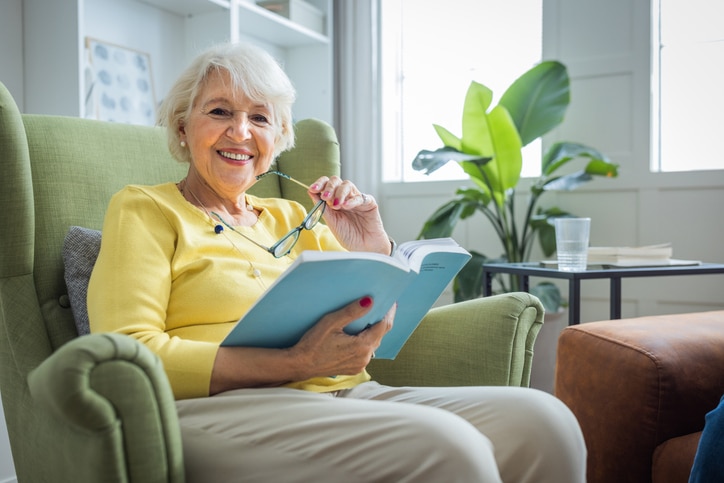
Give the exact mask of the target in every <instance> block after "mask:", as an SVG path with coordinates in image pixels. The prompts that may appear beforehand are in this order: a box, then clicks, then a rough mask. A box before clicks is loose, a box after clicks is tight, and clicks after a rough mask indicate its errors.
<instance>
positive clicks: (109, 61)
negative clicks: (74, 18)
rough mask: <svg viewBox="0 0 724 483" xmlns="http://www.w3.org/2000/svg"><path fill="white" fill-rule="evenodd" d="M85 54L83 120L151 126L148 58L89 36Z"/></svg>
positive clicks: (152, 112)
mask: <svg viewBox="0 0 724 483" xmlns="http://www.w3.org/2000/svg"><path fill="white" fill-rule="evenodd" d="M86 53H87V59H88V67H87V69H86V72H85V81H86V98H85V111H86V117H88V118H91V119H99V120H102V121H112V122H122V123H127V124H142V125H148V126H153V125H154V124H155V123H156V99H155V95H154V89H153V75H152V72H151V57H150V55H149V54H147V53H145V52H140V51H138V50H134V49H129V48H126V47H122V46H120V45H115V44H111V43H108V42H104V41H102V40H98V39H94V38H90V37H87V38H86Z"/></svg>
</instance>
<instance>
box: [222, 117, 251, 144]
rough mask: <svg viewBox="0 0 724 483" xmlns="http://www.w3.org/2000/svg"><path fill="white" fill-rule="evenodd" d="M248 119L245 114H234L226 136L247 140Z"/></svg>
mask: <svg viewBox="0 0 724 483" xmlns="http://www.w3.org/2000/svg"><path fill="white" fill-rule="evenodd" d="M249 127H250V126H249V117H248V116H247V115H246V113H245V112H239V111H237V112H235V113H234V117H233V118H232V119H231V125H230V126H229V128H228V130H227V134H228V136H229V137H230V138H232V139H247V138H248V137H249V135H250V134H249V133H250V131H249Z"/></svg>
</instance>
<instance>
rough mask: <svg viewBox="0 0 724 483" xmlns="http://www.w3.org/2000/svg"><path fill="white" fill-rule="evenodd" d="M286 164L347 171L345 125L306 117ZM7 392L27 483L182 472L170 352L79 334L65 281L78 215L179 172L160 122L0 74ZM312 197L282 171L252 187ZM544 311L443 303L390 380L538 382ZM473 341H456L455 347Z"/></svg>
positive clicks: (1, 319) (3, 386)
mask: <svg viewBox="0 0 724 483" xmlns="http://www.w3.org/2000/svg"><path fill="white" fill-rule="evenodd" d="M296 132H297V138H296V148H295V149H293V150H291V151H289V152H287V153H284V154H283V155H282V156H280V157H279V159H278V160H277V163H278V166H277V167H278V169H279V170H281V171H283V172H285V173H287V174H289V175H290V176H293V177H294V178H297V179H299V180H301V181H303V182H306V183H311V182H312V181H313V180H314V179H316V178H317V177H319V176H321V175H334V174H339V173H340V162H339V149H338V145H337V138H336V135H335V132H334V130H333V129H332V128H331V127H330V126H329V125H327V124H325V123H323V122H321V121H318V120H303V121H299V122H298V123H297V124H296ZM0 169H1V172H2V175H1V176H0V206H2V214H1V215H0V216H2V220H3V227H4V228H3V230H0V394H2V398H3V399H2V401H3V407H4V411H5V420H6V422H7V429H8V436H9V439H10V443H11V449H12V453H13V461H14V463H15V470H16V473H17V476H18V480H19V481H75V482H99V481H103V482H121V481H134V482H137V481H154V482H159V481H183V480H184V475H183V456H182V452H181V440H180V431H179V427H178V420H177V416H176V408H175V405H174V401H173V396H172V393H171V390H170V387H169V385H168V381H167V379H166V376H165V373H164V372H163V368H162V366H161V364H160V362H159V359H158V358H157V357H156V356H155V355H154V354H152V353H151V352H150V351H149V350H148V349H147V348H146V347H145V346H143V345H141V344H140V343H138V342H137V341H135V340H134V339H132V338H130V337H124V336H120V335H117V334H91V335H85V336H81V337H79V336H78V334H77V331H76V326H75V323H74V318H73V312H72V310H71V306H70V298H69V296H68V289H67V287H66V284H65V279H64V265H63V257H62V252H63V243H64V239H65V236H66V234H67V233H68V230H69V228H70V227H71V226H81V227H86V228H91V229H96V230H100V229H101V227H102V223H103V217H104V212H105V209H106V206H107V204H108V202H109V200H110V198H111V196H112V195H113V194H114V193H115V192H117V191H118V190H120V189H121V188H122V187H123V186H125V185H128V184H134V183H135V184H155V183H162V182H167V181H172V180H180V179H182V178H183V176H184V175H185V173H186V166H185V165H181V164H179V163H178V162H177V161H175V160H174V159H172V158H171V156H170V154H169V153H168V150H167V148H166V141H165V135H164V132H163V130H162V129H161V128H151V127H141V126H130V125H124V124H113V123H106V122H99V121H92V120H85V119H77V118H68V117H59V116H46V115H27V114H21V113H20V112H19V111H18V109H17V107H16V105H15V102H14V101H13V99H12V97H11V95H10V93H9V92H8V91H7V90H6V89H5V87H4V86H3V85H2V84H0ZM254 194H256V195H259V196H283V197H287V198H292V199H297V200H298V201H300V202H302V203H303V204H305V205H306V206H310V204H311V203H310V201H309V199H308V197H307V195H306V193H305V191H304V190H303V189H302V188H299V187H297V186H296V185H294V184H293V183H291V182H289V181H286V180H283V179H281V178H279V177H276V176H268V177H266V178H264V179H263V180H262V182H260V183H259V184H257V185H256V186H255V187H254ZM542 320H543V309H542V307H541V305H540V303H539V301H538V300H537V299H535V298H534V297H531V296H529V295H527V294H522V293H521V294H514V295H513V296H500V297H491V298H488V299H481V300H479V301H473V302H470V303H467V304H461V305H460V306H457V307H454V306H449V307H443V308H440V309H434V310H433V311H432V312H431V314H430V316H429V317H428V318H426V319H425V321H423V323H422V325H421V328H420V329H419V330H418V331H417V332H416V333H415V334H414V336H413V338H412V339H411V340H410V341H409V342H408V344H407V346H406V348H405V349H404V350H403V353H402V354H401V355H400V357H398V360H396V361H394V362H390V361H379V363H378V362H377V361H375V365H374V366H372V367H371V368H370V371H371V372H372V373H373V376H376V378H377V379H378V380H380V381H381V382H383V383H384V382H387V383H390V382H393V383H401V382H403V381H404V382H406V383H408V384H418V385H425V384H427V385H438V384H441V383H447V384H450V385H455V384H468V385H469V384H498V385H527V384H528V381H529V376H530V365H531V360H532V355H533V351H532V348H533V342H534V341H535V336H536V335H537V333H538V330H539V329H540V325H541V323H542ZM459 346H462V349H460V350H458V347H459Z"/></svg>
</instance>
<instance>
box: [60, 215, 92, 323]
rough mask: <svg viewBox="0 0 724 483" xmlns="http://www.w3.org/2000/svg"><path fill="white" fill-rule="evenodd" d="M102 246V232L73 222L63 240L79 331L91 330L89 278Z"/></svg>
mask: <svg viewBox="0 0 724 483" xmlns="http://www.w3.org/2000/svg"><path fill="white" fill-rule="evenodd" d="M100 248H101V232H100V231H98V230H91V229H89V228H82V227H80V226H71V227H70V229H69V230H68V234H67V235H66V236H65V241H64V242H63V263H64V264H65V285H66V287H67V288H68V298H69V299H70V309H71V311H72V312H73V318H74V319H75V327H76V329H77V330H78V335H86V334H89V333H90V323H89V322H88V302H87V297H88V282H89V281H90V276H91V272H92V271H93V266H94V265H95V263H96V259H97V258H98V252H99V251H100Z"/></svg>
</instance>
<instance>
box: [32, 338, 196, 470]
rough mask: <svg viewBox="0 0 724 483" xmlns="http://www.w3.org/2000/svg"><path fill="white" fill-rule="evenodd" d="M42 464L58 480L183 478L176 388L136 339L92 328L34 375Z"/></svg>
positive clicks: (47, 360) (40, 367) (159, 362)
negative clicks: (40, 422) (41, 431)
mask: <svg viewBox="0 0 724 483" xmlns="http://www.w3.org/2000/svg"><path fill="white" fill-rule="evenodd" d="M28 383H29V389H30V394H31V397H32V399H33V401H34V404H35V405H37V407H38V411H37V412H38V417H42V416H41V415H44V416H45V418H46V419H47V420H48V421H47V425H45V424H46V423H44V425H45V426H44V427H46V428H47V433H46V434H43V436H42V438H43V441H40V442H39V444H40V445H42V446H44V447H45V449H46V451H43V453H44V454H45V455H46V456H45V458H46V460H47V459H50V460H52V461H45V462H44V465H45V466H47V467H49V468H53V471H56V472H57V473H56V477H57V480H58V481H61V480H62V481H104V482H112V481H113V482H115V481H133V482H140V481H149V482H150V481H155V482H159V481H183V479H184V467H183V452H182V448H181V433H180V428H179V425H178V418H177V415H176V406H175V404H174V398H173V394H172V392H171V387H170V385H169V383H168V380H167V378H166V374H165V372H164V370H163V367H162V365H161V361H160V359H158V357H156V356H155V355H154V354H153V353H152V352H151V351H150V350H148V349H147V348H146V347H145V346H143V345H142V344H140V343H139V342H137V341H136V340H134V339H132V338H130V337H126V336H122V335H118V334H94V335H88V336H84V337H79V338H77V339H74V340H72V341H71V342H69V343H67V344H65V345H64V346H62V347H61V348H60V349H58V350H57V351H56V352H55V353H54V354H53V355H52V356H50V357H49V358H48V359H46V360H45V361H43V363H42V364H41V365H40V366H38V367H37V368H35V369H34V370H33V371H32V372H31V373H30V375H29V376H28Z"/></svg>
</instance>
